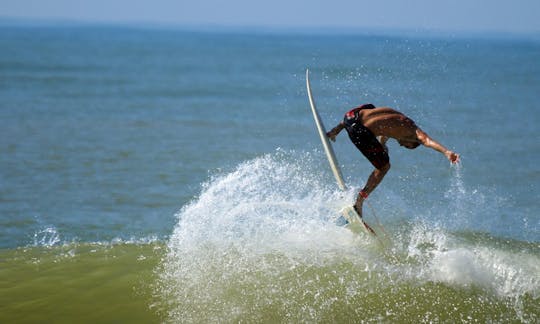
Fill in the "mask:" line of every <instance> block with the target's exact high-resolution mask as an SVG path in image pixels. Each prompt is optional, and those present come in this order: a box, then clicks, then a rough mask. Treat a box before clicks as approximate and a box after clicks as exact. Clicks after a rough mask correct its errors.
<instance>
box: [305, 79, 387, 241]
mask: <svg viewBox="0 0 540 324" xmlns="http://www.w3.org/2000/svg"><path fill="white" fill-rule="evenodd" d="M306 87H307V92H308V97H309V104H310V105H311V112H313V118H314V119H315V124H316V125H317V130H318V132H319V136H320V137H321V142H322V144H323V147H324V152H325V153H326V157H327V158H328V162H329V163H330V168H331V169H332V173H333V174H334V178H336V182H337V184H338V186H339V188H340V189H341V190H343V191H345V190H347V186H346V185H345V181H343V175H342V174H341V169H340V168H339V165H338V163H337V159H336V154H335V153H334V149H333V148H332V144H331V143H330V140H329V139H328V137H327V136H326V129H325V128H324V124H323V123H322V121H321V117H320V116H319V113H318V112H317V107H316V106H315V100H313V94H312V93H311V85H310V83H309V69H308V70H306ZM340 213H341V215H342V217H343V218H344V219H345V220H346V222H347V223H348V224H349V225H351V226H355V224H359V225H361V226H360V227H361V228H362V229H363V230H364V231H365V232H366V233H368V234H373V235H376V234H375V232H374V231H373V229H371V227H370V226H369V225H368V224H367V223H366V222H364V220H363V219H362V218H361V217H360V216H359V215H358V213H357V212H356V210H355V209H354V207H352V206H347V207H344V208H343V209H341V211H340Z"/></svg>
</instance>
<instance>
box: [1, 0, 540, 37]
mask: <svg viewBox="0 0 540 324" xmlns="http://www.w3.org/2000/svg"><path fill="white" fill-rule="evenodd" d="M0 18H3V19H6V18H7V19H11V18H23V19H30V20H35V19H37V20H56V21H80V22H106V23H129V24H133V23H142V24H158V25H160V24H163V25H175V26H203V27H204V26H210V27H211V26H227V27H263V28H265V27H266V28H351V29H364V28H369V29H386V30H395V29H397V30H428V31H430V30H432V31H465V32H466V31H472V32H507V33H540V0H327V1H322V0H268V1H259V0H0Z"/></svg>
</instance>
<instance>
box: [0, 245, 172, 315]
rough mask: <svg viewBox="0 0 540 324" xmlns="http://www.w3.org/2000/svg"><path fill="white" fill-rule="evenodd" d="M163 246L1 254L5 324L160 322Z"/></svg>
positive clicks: (1, 310) (82, 247)
mask: <svg viewBox="0 0 540 324" xmlns="http://www.w3.org/2000/svg"><path fill="white" fill-rule="evenodd" d="M162 249H163V245H161V244H143V245H135V244H121V245H115V246H102V245H71V246H62V247H54V248H45V247H37V248H19V249H16V250H3V251H0V278H1V280H0V291H1V292H2V293H1V294H0V323H75V322H77V323H81V322H82V323H158V322H160V319H159V317H158V316H157V315H156V313H155V312H153V311H152V310H151V309H150V307H149V305H150V304H151V296H152V294H151V287H150V284H151V283H152V281H153V269H154V268H155V266H156V264H157V263H158V262H159V259H160V255H161V254H162V252H161V251H162Z"/></svg>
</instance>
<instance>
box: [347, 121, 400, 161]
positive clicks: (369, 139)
mask: <svg viewBox="0 0 540 324" xmlns="http://www.w3.org/2000/svg"><path fill="white" fill-rule="evenodd" d="M345 129H346V130H347V133H348V134H349V138H350V139H351V141H352V142H353V144H354V145H355V146H356V147H357V148H358V149H359V150H360V152H362V154H363V155H364V156H365V157H366V158H367V159H368V160H369V162H371V164H373V166H374V167H375V168H376V169H379V170H380V169H382V168H383V167H384V166H386V165H387V164H388V163H389V162H390V158H389V157H388V153H387V152H386V150H385V149H384V147H383V145H382V144H381V142H379V140H377V137H375V135H374V134H373V133H372V132H371V131H370V130H369V129H368V128H367V127H366V126H364V125H362V124H360V123H354V122H352V123H351V121H350V120H349V121H348V122H346V123H345Z"/></svg>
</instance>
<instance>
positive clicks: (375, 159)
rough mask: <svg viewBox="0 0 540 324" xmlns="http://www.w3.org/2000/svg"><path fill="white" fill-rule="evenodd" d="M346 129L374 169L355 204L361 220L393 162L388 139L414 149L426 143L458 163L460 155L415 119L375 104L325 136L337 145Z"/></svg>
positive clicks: (353, 113) (354, 113) (357, 110)
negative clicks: (435, 138) (367, 204)
mask: <svg viewBox="0 0 540 324" xmlns="http://www.w3.org/2000/svg"><path fill="white" fill-rule="evenodd" d="M344 128H345V129H346V130H347V133H348V134H349V138H350V139H351V141H352V142H353V144H354V145H355V146H356V147H357V148H358V149H359V150H360V152H362V154H363V155H364V156H365V157H366V158H367V159H368V160H369V161H370V162H371V164H373V166H374V167H375V170H374V171H373V172H372V173H371V175H370V176H369V178H368V181H367V183H366V185H365V187H364V188H363V189H362V190H360V192H359V193H358V198H357V199H356V203H355V204H354V208H355V209H356V211H357V212H358V215H360V217H362V204H363V203H364V200H365V199H366V198H367V197H368V196H369V194H370V193H371V192H372V191H373V190H374V189H375V188H376V187H377V185H378V184H379V183H380V182H381V181H382V179H383V178H384V176H385V175H386V172H388V170H389V169H390V159H389V157H388V148H387V147H386V142H387V141H388V139H389V138H394V139H396V140H397V142H398V143H399V145H401V146H404V147H406V148H408V149H411V150H413V149H415V148H417V147H418V146H419V145H420V144H423V145H424V146H427V147H430V148H432V149H434V150H436V151H438V152H441V153H442V154H444V156H446V158H447V159H448V160H449V161H450V162H451V163H458V162H459V154H456V153H454V152H452V151H450V150H448V149H447V148H446V147H444V146H443V145H441V144H440V143H438V142H436V141H435V140H433V139H432V138H431V137H429V136H428V134H426V133H425V132H424V131H423V130H421V129H420V128H419V127H418V126H416V124H415V123H414V121H413V120H412V119H410V118H409V117H407V116H405V115H404V114H402V113H400V112H399V111H396V110H394V109H391V108H387V107H380V108H376V107H375V106H373V105H372V104H365V105H362V106H360V107H357V108H354V109H352V110H350V111H349V112H347V113H346V114H345V118H344V119H343V121H342V122H340V123H339V124H338V125H337V126H336V127H334V128H333V129H332V130H331V131H329V132H328V133H327V134H326V135H327V136H328V137H329V138H330V139H331V140H332V141H333V142H335V141H336V136H337V135H338V134H339V133H340V132H341V131H342V130H343V129H344ZM377 137H378V138H379V139H377Z"/></svg>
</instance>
